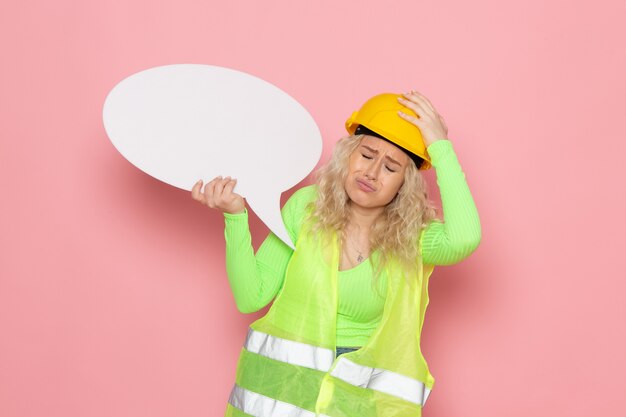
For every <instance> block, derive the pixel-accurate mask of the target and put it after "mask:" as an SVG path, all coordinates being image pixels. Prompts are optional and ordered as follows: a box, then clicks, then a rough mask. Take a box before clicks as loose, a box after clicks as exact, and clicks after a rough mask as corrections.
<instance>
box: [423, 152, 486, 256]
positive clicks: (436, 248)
mask: <svg viewBox="0 0 626 417" xmlns="http://www.w3.org/2000/svg"><path fill="white" fill-rule="evenodd" d="M428 153H429V155H430V157H431V162H432V165H433V167H434V168H435V170H436V172H437V185H438V186H439V191H440V194H441V204H442V208H443V214H444V222H443V223H441V222H432V223H431V224H429V225H428V227H427V228H426V229H425V230H424V232H423V233H422V237H421V243H422V256H423V261H424V263H427V264H433V265H450V264H454V263H457V262H459V261H461V260H463V259H464V258H466V257H467V256H469V255H470V254H471V253H472V252H473V251H474V250H475V249H476V248H477V247H478V245H479V243H480V239H481V227H480V218H479V216H478V210H477V209H476V205H475V203H474V199H473V197H472V194H471V192H470V189H469V186H468V184H467V181H466V178H465V173H464V172H463V170H462V169H461V165H460V164H459V161H458V159H457V156H456V154H455V152H454V149H453V147H452V143H451V142H450V141H448V140H442V141H437V142H434V143H433V144H432V145H431V146H429V148H428Z"/></svg>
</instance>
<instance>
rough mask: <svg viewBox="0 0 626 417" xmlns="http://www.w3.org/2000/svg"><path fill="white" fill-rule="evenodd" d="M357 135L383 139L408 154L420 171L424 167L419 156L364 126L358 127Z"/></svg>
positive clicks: (422, 160)
mask: <svg viewBox="0 0 626 417" xmlns="http://www.w3.org/2000/svg"><path fill="white" fill-rule="evenodd" d="M354 134H355V135H368V136H375V137H377V138H380V139H383V140H385V141H387V142H389V143H391V144H392V145H395V146H396V147H397V148H398V149H402V151H403V152H404V153H405V154H407V155H408V156H409V158H411V159H412V160H413V162H415V166H416V167H417V168H418V169H419V167H420V166H421V165H422V162H424V159H423V158H422V157H420V156H418V155H415V154H414V153H412V152H409V151H408V150H406V149H404V148H403V147H401V146H398V145H397V144H395V143H393V142H392V141H390V140H389V139H387V138H386V137H384V136H382V135H379V134H378V133H376V132H374V131H373V130H371V129H368V128H367V127H365V126H363V125H358V126H357V128H356V130H355V131H354Z"/></svg>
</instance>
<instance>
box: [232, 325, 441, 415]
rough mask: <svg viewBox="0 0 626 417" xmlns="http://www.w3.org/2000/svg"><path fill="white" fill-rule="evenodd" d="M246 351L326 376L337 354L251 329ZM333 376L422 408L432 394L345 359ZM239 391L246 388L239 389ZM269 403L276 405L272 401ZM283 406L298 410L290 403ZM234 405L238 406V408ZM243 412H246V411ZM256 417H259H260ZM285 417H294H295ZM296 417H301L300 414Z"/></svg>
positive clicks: (405, 379)
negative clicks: (324, 373) (316, 371)
mask: <svg viewBox="0 0 626 417" xmlns="http://www.w3.org/2000/svg"><path fill="white" fill-rule="evenodd" d="M245 348H246V349H247V350H248V351H250V352H253V353H256V354H258V355H261V356H265V357H268V358H270V359H274V360H277V361H281V362H286V363H289V364H292V365H299V366H304V367H307V368H312V369H316V370H319V371H323V372H327V371H328V370H329V369H330V368H331V366H332V364H333V362H334V359H335V356H334V355H333V353H334V352H333V351H332V350H330V349H325V348H320V347H317V346H312V345H308V344H306V343H301V342H294V341H292V340H287V339H282V338H280V337H276V336H272V335H269V334H266V333H263V332H259V331H257V330H254V329H252V328H250V329H249V330H248V336H247V337H246V343H245ZM330 374H331V375H332V376H334V377H335V378H339V379H341V380H343V381H345V382H347V383H349V384H351V385H354V386H356V387H360V388H368V389H372V390H376V391H380V392H384V393H386V394H389V395H393V396H395V397H398V398H402V399H403V400H406V401H410V402H412V403H414V404H417V405H420V406H422V407H423V406H424V404H426V400H427V399H428V395H429V394H430V389H428V388H427V387H426V386H425V385H424V383H423V382H421V381H418V380H416V379H413V378H409V377H408V376H405V375H401V374H399V373H397V372H392V371H388V370H385V369H379V368H370V367H367V366H363V365H359V364H357V363H355V362H352V361H351V360H349V359H347V358H345V357H343V356H341V357H339V358H338V361H337V365H335V368H334V369H333V371H332V372H331V373H330ZM240 389H243V388H241V387H240ZM255 395H259V394H255ZM265 398H267V397H265ZM268 400H271V401H274V400H272V399H268ZM283 404H287V405H289V406H290V407H294V408H297V407H295V406H293V405H291V404H288V403H283ZM233 405H234V406H236V405H235V404H233ZM236 407H237V406H236ZM237 408H240V407H237ZM240 409H242V410H243V408H240ZM303 411H306V410H303ZM248 414H250V413H248ZM253 415H255V416H256V415H257V414H253ZM269 415H271V414H269ZM286 415H289V416H291V415H292V414H286ZM293 415H294V416H299V414H293ZM263 416H265V414H263Z"/></svg>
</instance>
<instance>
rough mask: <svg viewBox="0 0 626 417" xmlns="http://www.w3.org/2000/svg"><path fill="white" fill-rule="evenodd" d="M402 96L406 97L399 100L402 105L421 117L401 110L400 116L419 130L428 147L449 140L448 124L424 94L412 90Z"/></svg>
mask: <svg viewBox="0 0 626 417" xmlns="http://www.w3.org/2000/svg"><path fill="white" fill-rule="evenodd" d="M402 95H403V96H404V97H399V98H398V101H399V102H400V104H402V105H403V106H405V107H408V108H409V109H411V110H413V111H414V112H415V114H417V115H418V116H419V117H414V116H411V115H409V114H406V113H404V112H403V111H400V110H399V111H398V115H399V116H400V117H402V118H403V119H404V120H406V121H408V122H409V123H412V124H414V125H415V126H417V127H418V128H419V130H420V132H421V133H422V138H423V139H424V144H425V145H426V147H428V146H430V145H431V144H432V143H433V142H436V141H438V140H442V139H448V126H446V122H445V121H444V120H443V117H442V116H441V115H440V114H439V113H438V112H437V110H435V107H434V106H433V105H432V103H431V102H430V101H429V100H428V99H427V98H426V97H425V96H424V95H423V94H420V93H419V92H417V91H413V90H411V92H410V93H405V94H402Z"/></svg>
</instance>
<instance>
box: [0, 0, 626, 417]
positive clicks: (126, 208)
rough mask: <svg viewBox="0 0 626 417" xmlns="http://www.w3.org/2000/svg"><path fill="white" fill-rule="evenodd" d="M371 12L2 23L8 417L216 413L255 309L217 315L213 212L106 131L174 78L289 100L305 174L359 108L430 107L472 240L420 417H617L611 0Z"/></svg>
mask: <svg viewBox="0 0 626 417" xmlns="http://www.w3.org/2000/svg"><path fill="white" fill-rule="evenodd" d="M382 3H383V2H380V1H376V2H374V1H363V0H361V1H342V2H338V1H317V2H297V1H267V0H266V1H263V2H252V1H249V2H246V1H236V2H217V1H212V2H210V1H176V2H174V1H162V0H151V1H132V2H129V1H108V2H96V1H68V0H57V1H55V2H49V1H42V0H39V1H23V2H11V4H8V3H7V4H4V5H3V11H2V13H1V14H0V31H1V33H0V35H1V36H0V43H1V49H0V50H1V51H2V66H1V69H0V71H1V77H0V110H1V118H2V119H1V123H0V138H1V145H0V146H1V148H0V169H1V173H0V174H1V175H0V189H1V190H2V195H3V197H2V216H0V230H1V234H0V245H1V251H0V332H1V333H0V416H3V417H5V416H6V417H31V416H32V417H35V416H37V417H39V416H64V417H74V416H75V417H78V416H81V417H84V416H90V417H91V416H94V417H95V416H150V417H159V416H168V417H169V416H179V417H182V416H190V417H191V416H219V415H222V414H223V412H224V409H225V406H226V401H227V398H228V394H229V392H230V389H231V387H232V383H233V381H234V376H235V364H236V360H237V356H238V354H239V350H240V348H241V346H242V343H243V341H244V338H245V332H246V328H247V325H248V324H249V323H250V322H251V321H252V320H254V319H256V318H258V317H260V316H261V315H262V314H264V313H265V312H266V311H267V308H265V309H263V310H262V311H261V312H258V313H255V314H251V315H244V314H241V313H239V312H238V311H237V309H236V307H235V304H234V301H233V298H232V294H231V292H230V288H229V286H228V282H227V278H226V275H225V267H224V241H223V240H224V239H223V219H222V216H221V214H219V213H217V212H214V211H212V210H209V209H207V208H205V207H203V206H201V205H199V204H198V203H196V202H194V201H193V200H192V199H191V198H190V194H188V193H186V192H183V191H181V190H178V189H174V188H173V187H170V186H167V185H165V184H164V183H161V182H159V181H158V180H155V179H153V178H152V177H150V176H149V175H147V174H144V173H143V172H141V171H139V170H138V169H137V168H135V167H134V166H132V165H130V164H129V163H128V162H127V161H126V160H125V159H124V158H123V157H122V156H121V155H120V154H119V153H117V151H116V150H115V149H114V147H113V146H112V144H111V143H110V141H109V140H108V138H107V136H106V135H105V132H104V129H103V126H102V105H103V102H104V99H105V97H106V94H107V93H108V91H109V90H110V89H111V88H113V86H114V85H115V84H116V83H117V82H119V81H120V80H121V79H123V78H124V77H126V76H128V75H130V74H132V73H135V72H138V71H141V70H144V69H147V68H150V67H153V66H158V65H165V64H173V63H200V64H212V65H221V66H226V67H230V68H235V69H238V70H241V71H246V72H249V73H251V74H254V75H256V76H258V77H261V78H263V79H265V80H267V81H269V82H272V83H273V84H275V85H277V86H279V87H280V88H282V89H284V90H285V91H286V92H288V93H289V94H291V95H292V96H293V97H295V98H296V99H297V100H298V101H300V102H301V103H302V104H303V105H304V106H305V107H306V108H307V109H308V110H309V111H310V112H311V114H312V115H313V117H314V118H315V119H316V120H317V122H318V124H319V125H320V128H321V130H322V134H323V137H324V140H325V144H326V147H325V156H324V157H323V161H325V160H326V159H327V156H326V155H328V152H329V151H330V149H332V145H333V143H334V142H335V141H336V140H337V139H338V138H339V137H341V136H342V135H344V133H345V132H344V130H343V123H344V121H345V119H346V118H347V117H348V116H349V115H350V113H351V112H352V111H353V110H355V109H356V108H357V107H358V106H359V105H360V104H361V103H362V102H363V101H364V100H365V99H366V98H368V97H369V96H371V95H374V94H376V93H379V92H383V91H395V92H401V91H407V90H410V89H411V88H414V89H417V90H419V91H420V92H422V93H424V94H425V95H426V96H427V97H428V98H429V99H430V100H431V101H432V102H433V104H434V105H435V107H436V108H437V109H438V111H439V112H440V113H441V114H442V115H443V116H444V117H445V119H446V121H447V124H448V126H449V128H450V132H449V135H450V139H451V140H452V141H453V142H454V146H455V150H456V152H457V155H458V157H459V160H460V161H461V164H462V166H463V169H464V171H465V173H466V178H467V180H468V182H469V184H470V187H471V190H472V193H473V196H474V198H475V201H476V204H477V206H478V209H479V213H480V216H481V223H482V227H483V235H482V236H483V237H482V243H481V245H480V247H479V249H478V250H477V251H476V252H475V253H474V254H473V255H472V256H471V257H470V258H468V259H467V260H465V261H464V262H462V263H460V264H457V265H454V266H448V267H439V268H436V269H435V272H434V275H433V277H432V281H431V304H430V307H429V311H428V314H427V319H426V324H425V326H424V333H423V350H424V354H425V356H426V359H427V361H428V363H429V365H430V368H431V371H432V372H433V375H434V376H435V379H436V384H435V389H434V391H433V394H432V396H431V397H430V399H429V401H428V404H427V405H426V408H425V412H424V415H426V416H429V417H437V416H440V417H443V416H445V417H451V416H480V417H491V416H494V417H495V416H498V417H501V416H503V415H504V416H511V417H516V416H525V417H526V416H543V415H546V416H567V417H573V416H589V415H602V416H622V415H624V414H623V413H624V407H625V406H626V401H625V400H624V396H623V392H624V381H623V379H624V376H625V375H626V359H625V351H626V335H625V326H624V322H623V320H624V318H625V314H624V313H625V311H624V302H623V297H624V294H625V290H626V284H625V278H626V274H625V273H624V272H623V271H624V259H625V256H624V254H623V253H622V251H623V248H624V243H623V235H624V232H625V231H626V230H625V222H624V219H623V214H624V212H626V204H625V195H624V190H625V188H626V187H625V186H624V180H625V179H626V175H624V171H623V166H624V152H625V151H626V145H625V144H624V137H625V136H624V128H623V126H622V125H621V124H620V123H621V122H622V121H623V119H624V113H625V110H626V105H625V104H626V103H625V101H626V100H625V98H626V82H625V81H624V74H626V54H625V53H624V39H626V33H625V32H624V30H623V25H622V24H623V20H624V16H625V15H626V13H625V12H626V3H624V2H623V1H617V0H615V1H609V0H601V1H594V2H583V1H580V0H578V1H575V2H572V1H565V0H562V1H550V2H548V4H546V1H545V0H530V1H524V2H517V3H514V2H504V3H506V4H503V2H501V1H495V0H477V1H472V2H463V1H454V2H450V1H437V2H432V1H431V2H425V1H415V0H411V1H404V0H400V1H394V2H389V3H387V4H388V5H386V6H383V5H382ZM620 27H621V28H622V29H620ZM242 100H245V97H242ZM242 134H244V133H243V132H242ZM427 178H428V180H429V182H430V185H431V190H432V196H433V198H434V199H438V192H437V186H436V183H435V176H434V173H433V172H429V173H428V175H427ZM308 182H309V181H306V180H305V181H304V182H303V184H305V183H308ZM291 192H293V190H290V191H289V192H287V193H285V194H284V195H283V197H284V198H286V197H287V196H288V195H290V194H291ZM251 226H252V229H253V230H252V232H253V236H254V244H255V245H258V244H259V243H260V242H261V241H262V239H263V238H264V237H265V235H266V233H267V229H266V228H265V226H264V225H263V224H262V223H261V222H260V221H259V220H258V218H256V217H254V216H253V217H252V218H251Z"/></svg>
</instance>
